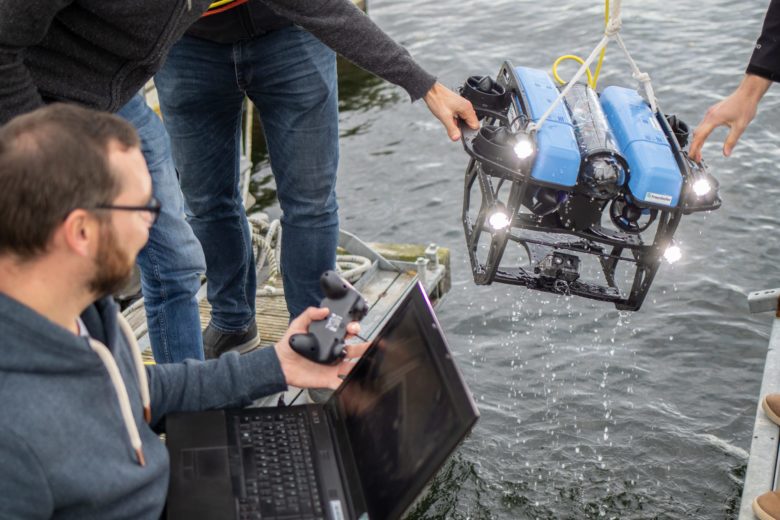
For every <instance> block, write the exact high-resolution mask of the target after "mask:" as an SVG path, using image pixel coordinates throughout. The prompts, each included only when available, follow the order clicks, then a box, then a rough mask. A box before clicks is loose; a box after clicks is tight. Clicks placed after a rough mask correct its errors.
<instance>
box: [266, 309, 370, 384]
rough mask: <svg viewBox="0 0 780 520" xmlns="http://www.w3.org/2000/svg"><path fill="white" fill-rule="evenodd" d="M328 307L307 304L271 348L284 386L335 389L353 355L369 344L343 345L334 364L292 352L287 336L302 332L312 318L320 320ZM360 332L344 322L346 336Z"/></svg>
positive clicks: (361, 351)
mask: <svg viewBox="0 0 780 520" xmlns="http://www.w3.org/2000/svg"><path fill="white" fill-rule="evenodd" d="M328 312H329V311H328V309H325V308H322V309H318V308H316V307H309V308H308V309H306V310H305V311H304V312H303V313H302V314H301V315H300V316H298V317H297V318H295V319H294V320H293V321H292V323H290V327H289V328H288V329H287V332H285V334H284V336H283V337H282V339H280V340H279V341H278V342H277V343H276V345H274V349H275V350H276V355H277V357H278V358H279V364H280V365H281V366H282V372H284V379H285V381H286V382H287V384H288V385H292V386H297V387H298V388H330V389H332V390H335V389H336V388H338V386H339V385H340V384H341V378H342V377H344V376H346V375H347V374H348V373H349V371H350V370H352V367H354V366H355V362H354V358H359V357H360V356H362V355H363V353H364V352H365V351H366V349H367V348H368V346H369V343H353V344H348V345H347V346H346V347H345V350H346V353H347V355H346V357H344V359H343V360H342V361H340V362H339V363H338V364H336V365H321V364H319V363H315V362H314V361H310V360H308V359H306V358H305V357H303V356H301V355H300V354H298V353H297V352H295V351H294V350H293V349H292V348H291V347H290V336H292V335H293V334H299V333H306V332H308V331H309V325H311V323H312V322H313V321H317V320H323V319H325V318H326V317H327V316H328ZM358 332H360V325H358V323H357V322H352V323H350V324H349V325H347V337H348V338H349V337H351V336H354V335H355V334H357V333H358Z"/></svg>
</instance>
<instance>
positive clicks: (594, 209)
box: [461, 61, 721, 311]
mask: <svg viewBox="0 0 780 520" xmlns="http://www.w3.org/2000/svg"><path fill="white" fill-rule="evenodd" d="M514 70H515V67H514V66H513V65H512V64H511V62H509V61H506V62H504V64H503V65H502V67H501V69H500V71H499V73H498V76H497V79H496V81H495V82H493V86H494V88H493V89H492V90H490V89H480V88H479V87H478V86H476V83H477V82H476V81H475V80H474V78H475V77H472V78H469V81H467V82H466V84H465V85H464V86H463V88H462V89H461V93H462V94H463V95H464V97H466V98H467V99H469V100H470V101H471V102H472V104H473V105H474V108H475V110H476V112H477V116H478V118H479V119H480V121H481V123H482V125H483V127H484V126H486V125H494V126H497V127H499V128H501V127H503V128H505V129H507V130H508V131H509V132H511V133H512V134H514V135H521V134H522V133H523V132H524V131H525V129H526V128H527V125H528V123H529V122H530V120H531V117H530V115H529V114H530V112H529V98H528V94H527V92H526V89H525V88H524V86H523V84H522V83H521V82H519V81H518V80H517V78H516V76H515V74H513V72H512V71H514ZM486 90H487V91H486ZM654 116H655V119H656V122H657V123H658V125H659V127H660V128H661V129H662V131H663V133H664V135H665V137H666V140H667V142H668V144H669V146H670V148H671V150H672V153H673V155H674V159H675V162H676V163H677V166H678V167H679V170H680V173H681V174H682V188H681V190H680V195H679V200H678V203H677V204H676V205H674V206H661V205H653V204H649V203H645V202H639V201H638V200H636V198H632V196H631V193H630V190H629V189H628V187H627V186H628V182H625V183H624V185H623V187H622V188H621V189H620V190H619V192H618V193H617V194H616V195H615V196H614V197H613V198H611V199H598V198H594V197H592V196H590V195H588V194H586V193H585V190H583V186H582V183H581V180H582V179H581V177H582V175H581V174H580V175H579V176H578V179H577V183H576V184H575V185H574V186H573V187H563V186H561V185H558V184H555V183H549V182H545V181H544V180H540V179H535V178H533V177H532V176H531V172H532V169H533V167H534V163H535V161H536V159H537V158H536V157H535V156H531V157H529V158H527V159H525V160H517V158H516V157H506V156H505V155H502V154H500V153H491V150H490V148H489V147H486V146H485V145H484V143H480V142H479V132H480V131H479V130H472V129H470V128H468V127H467V126H465V125H464V124H462V125H461V130H462V142H463V146H464V148H465V150H466V152H467V153H468V155H469V156H470V160H469V163H468V166H467V168H466V172H465V183H464V197H463V211H462V221H463V228H464V232H465V236H466V243H467V247H468V253H469V259H470V262H471V268H472V273H473V276H474V281H475V283H476V284H478V285H489V284H491V283H493V282H497V283H505V284H512V285H520V286H526V287H528V288H529V289H534V290H539V291H544V292H549V293H554V294H561V295H575V296H582V297H585V298H590V299H594V300H599V301H605V302H612V303H613V304H614V305H615V307H616V308H617V309H620V310H630V311H636V310H639V309H640V307H641V306H642V303H643V302H644V300H645V297H646V296H647V293H648V291H649V289H650V286H651V284H652V282H653V279H654V278H655V275H656V273H657V271H658V268H659V266H660V264H661V261H662V258H663V256H664V252H665V251H666V250H667V249H668V248H669V247H670V246H672V245H673V243H674V242H673V237H674V233H675V231H676V230H677V227H678V225H679V224H680V221H681V219H682V216H683V215H686V214H690V213H693V212H697V211H709V210H714V209H717V208H718V207H720V204H721V200H720V198H719V197H718V194H717V181H716V180H715V179H714V177H712V176H711V175H710V174H709V171H708V170H707V169H706V167H705V166H704V165H703V164H697V163H694V162H693V161H692V160H690V159H689V158H688V155H687V154H686V153H685V152H684V151H683V150H682V148H683V147H684V146H685V145H686V143H687V127H686V126H685V124H684V123H682V122H680V121H678V120H677V119H676V118H674V117H673V116H671V117H668V118H667V116H664V115H663V114H662V113H661V112H660V110H659V111H658V112H657V113H655V114H654ZM670 123H671V124H670ZM673 126H674V127H673ZM532 137H533V136H532ZM627 174H628V175H629V176H630V175H631V172H630V171H628V172H627ZM699 179H706V180H707V181H708V182H710V183H711V184H712V187H713V193H712V194H711V195H710V196H708V197H705V198H704V199H702V197H700V196H697V195H696V194H695V192H694V183H695V182H696V181H697V180H699ZM506 183H509V184H510V186H509V195H508V197H506V199H505V200H500V198H499V196H500V193H501V189H502V187H504V185H505V184H506ZM539 188H548V189H550V188H551V189H552V190H556V191H557V193H558V194H559V195H560V196H561V197H562V198H564V199H565V201H563V202H562V203H561V204H559V206H558V207H557V208H556V209H555V210H554V211H551V212H546V213H544V214H534V213H533V212H521V207H522V206H523V205H524V203H525V205H526V207H527V206H528V204H527V201H528V200H529V197H530V196H531V193H533V192H534V191H535V190H538V189H539ZM477 204H479V211H478V213H477V216H476V218H475V219H472V217H471V216H470V213H472V205H474V206H476V205H477ZM499 207H500V208H502V209H505V211H506V215H507V216H508V223H507V225H505V226H504V227H501V228H498V229H497V228H495V227H494V226H491V225H490V224H489V218H490V215H491V212H493V211H495V209H496V208H499ZM627 207H631V208H633V209H634V211H638V212H639V213H637V214H640V215H641V216H642V218H644V219H645V220H646V225H645V224H643V225H641V226H639V225H637V226H632V225H629V226H628V229H620V227H619V226H616V227H615V229H610V228H607V227H605V226H603V225H602V216H603V214H604V213H605V212H609V214H610V216H611V217H612V221H613V222H615V218H616V217H617V218H618V220H619V221H622V220H621V218H620V215H621V211H626V208H627ZM653 221H657V223H656V225H655V234H654V236H653V237H652V238H648V239H645V238H644V237H643V236H642V233H643V232H645V231H646V230H647V229H649V228H650V227H651V226H650V225H651V224H652V223H653ZM484 241H489V244H488V245H487V253H486V258H483V259H482V260H481V259H480V258H479V252H478V250H479V247H480V244H481V243H484ZM509 242H515V243H517V244H519V245H520V246H522V247H523V248H524V249H525V251H526V253H527V257H528V260H529V265H528V266H520V265H509V266H508V265H504V264H503V263H502V259H503V256H504V252H505V249H506V247H507V244H508V243H509ZM483 253H484V251H483ZM581 255H591V256H593V257H595V258H596V259H597V260H598V264H599V265H600V268H601V271H602V274H603V278H604V282H605V283H597V282H593V281H586V280H582V279H580V276H579V267H580V260H581ZM482 256H483V257H484V256H485V255H484V254H483V255H482ZM583 258H584V257H583ZM623 264H627V266H628V268H629V269H630V268H631V266H632V265H633V268H634V274H633V282H632V283H631V287H630V289H629V290H628V291H626V292H625V293H624V292H623V291H621V288H620V287H619V286H618V282H617V280H616V271H617V268H618V266H619V265H623ZM629 277H630V271H629Z"/></svg>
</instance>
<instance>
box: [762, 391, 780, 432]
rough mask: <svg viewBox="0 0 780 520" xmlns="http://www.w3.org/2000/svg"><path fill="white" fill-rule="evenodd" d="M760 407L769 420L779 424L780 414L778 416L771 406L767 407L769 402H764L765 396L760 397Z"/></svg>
mask: <svg viewBox="0 0 780 520" xmlns="http://www.w3.org/2000/svg"><path fill="white" fill-rule="evenodd" d="M761 408H763V409H764V413H765V414H766V416H767V417H768V418H769V420H770V421H772V422H773V423H775V424H777V425H778V426H780V416H778V415H777V414H776V413H775V412H773V411H772V409H771V408H769V403H767V402H766V396H764V398H763V399H761Z"/></svg>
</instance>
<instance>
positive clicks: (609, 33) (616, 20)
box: [528, 0, 658, 133]
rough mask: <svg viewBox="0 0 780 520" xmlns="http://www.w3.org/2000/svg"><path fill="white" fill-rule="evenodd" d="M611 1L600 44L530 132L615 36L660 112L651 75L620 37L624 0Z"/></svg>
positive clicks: (654, 110)
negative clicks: (634, 57) (637, 62)
mask: <svg viewBox="0 0 780 520" xmlns="http://www.w3.org/2000/svg"><path fill="white" fill-rule="evenodd" d="M611 2H612V3H611V5H610V13H609V22H608V23H607V26H606V28H605V29H604V36H603V37H602V38H601V41H600V42H599V44H598V45H596V48H595V49H593V52H591V53H590V56H588V59H586V60H585V61H584V62H583V64H582V65H581V66H580V68H579V70H577V73H576V74H574V77H572V78H571V80H569V82H568V83H567V84H566V87H565V88H564V89H563V90H562V91H561V93H560V94H558V97H557V98H556V100H555V101H553V102H552V104H551V105H550V106H549V107H548V108H547V111H546V112H545V113H544V114H542V117H540V118H539V120H538V121H536V122H532V123H531V124H529V125H528V132H530V133H533V132H536V131H537V130H539V128H541V126H542V125H543V124H544V122H545V121H547V118H548V117H550V114H552V113H553V110H555V108H556V107H557V106H558V105H559V104H560V103H561V102H562V101H563V98H564V97H566V94H568V93H569V91H570V90H571V89H572V87H573V86H574V84H575V83H577V81H579V79H580V78H581V77H582V75H583V74H585V71H587V70H588V68H589V67H590V65H591V64H592V63H593V61H594V60H595V59H596V57H597V56H598V55H599V53H600V52H601V49H603V48H605V47H606V46H607V43H609V40H610V39H612V38H614V39H615V41H617V43H618V45H619V46H620V48H621V49H622V50H623V54H625V55H626V58H627V59H628V63H629V65H630V66H631V70H632V76H633V77H634V79H635V80H637V81H638V82H639V84H640V85H641V86H642V87H643V88H644V90H645V95H646V97H647V101H648V103H650V109H651V110H652V111H653V114H655V113H657V112H658V105H657V103H656V100H655V93H654V92H653V85H652V84H651V83H650V75H649V74H647V73H646V72H642V71H641V70H639V66H638V65H637V64H636V62H635V61H634V59H633V58H632V57H631V53H629V52H628V49H627V48H626V44H625V42H623V38H621V37H620V29H621V27H622V26H623V22H622V20H621V18H620V7H621V3H622V0H611Z"/></svg>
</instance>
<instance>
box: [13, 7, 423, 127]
mask: <svg viewBox="0 0 780 520" xmlns="http://www.w3.org/2000/svg"><path fill="white" fill-rule="evenodd" d="M188 1H190V2H191V6H189V5H188ZM211 1H212V0H165V1H161V0H122V1H121V2H111V1H106V0H0V124H3V123H5V122H6V121H8V120H9V119H11V118H12V117H14V116H16V115H18V114H22V113H25V112H29V111H31V110H34V109H35V108H37V107H39V106H41V105H42V104H43V103H49V102H52V101H66V102H74V103H79V104H81V105H85V106H88V107H90V108H95V109H98V110H106V111H109V112H116V111H117V110H119V109H120V108H122V106H124V104H125V103H127V101H129V99H130V98H131V97H132V96H133V94H135V93H136V92H137V91H138V89H140V88H141V87H142V86H143V85H144V83H146V81H147V80H149V78H151V77H152V75H154V73H155V72H156V71H157V70H159V68H160V67H161V66H162V64H163V60H164V59H165V56H166V55H167V53H168V51H169V50H170V48H171V46H172V45H173V44H174V43H175V42H176V40H178V39H179V38H180V37H181V35H182V34H184V32H185V31H186V30H187V28H188V27H189V26H190V25H191V24H192V23H194V22H195V21H196V20H198V18H199V17H200V15H201V13H202V12H204V11H205V10H206V8H207V7H208V6H209V4H210V3H211ZM251 1H255V2H256V1H259V0H251ZM263 2H264V3H265V4H267V5H268V6H269V7H270V8H271V9H273V10H274V11H276V12H278V13H279V14H281V15H283V16H284V17H286V18H288V19H289V20H290V21H292V22H293V23H297V24H299V25H301V26H302V27H303V28H305V29H307V30H309V31H311V32H312V34H314V35H315V36H316V37H317V38H319V39H320V40H322V41H323V42H324V43H325V44H326V45H328V46H329V47H331V48H332V49H333V50H335V51H336V52H337V53H339V54H341V55H343V56H344V57H346V58H347V59H349V60H350V61H353V62H354V63H356V64H357V65H359V66H361V67H363V68H364V69H366V70H368V71H369V72H372V73H374V74H376V75H377V76H380V77H381V78H384V79H386V80H388V81H390V82H392V83H394V84H396V85H400V86H401V87H403V88H404V89H405V90H406V91H407V92H408V93H409V95H410V96H411V98H412V100H416V99H419V98H421V97H422V96H424V95H425V93H426V92H427V91H428V90H429V89H430V88H431V87H432V86H433V83H434V81H435V78H434V77H433V76H431V75H430V74H428V73H427V72H425V70H423V69H422V68H421V67H420V66H419V65H417V64H416V63H415V62H414V60H413V59H412V57H411V56H410V55H409V53H408V52H407V51H406V50H405V49H404V48H403V47H401V46H400V45H398V44H397V43H395V42H394V41H393V40H392V39H391V38H390V37H388V36H387V35H386V34H385V33H383V32H382V31H381V30H380V29H379V28H378V27H377V26H376V25H374V23H373V22H372V21H371V20H370V19H369V18H368V17H367V16H365V15H364V14H363V13H362V11H360V10H359V9H358V8H356V7H355V6H354V5H353V4H352V2H351V0H263Z"/></svg>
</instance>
